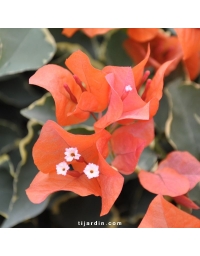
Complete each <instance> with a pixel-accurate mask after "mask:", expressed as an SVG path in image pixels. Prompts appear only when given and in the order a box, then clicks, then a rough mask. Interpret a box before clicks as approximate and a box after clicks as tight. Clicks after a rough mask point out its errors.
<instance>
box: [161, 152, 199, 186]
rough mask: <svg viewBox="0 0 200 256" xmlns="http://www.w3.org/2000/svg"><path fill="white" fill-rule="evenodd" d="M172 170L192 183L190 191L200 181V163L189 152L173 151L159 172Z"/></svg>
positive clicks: (162, 163)
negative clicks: (166, 169) (167, 169)
mask: <svg viewBox="0 0 200 256" xmlns="http://www.w3.org/2000/svg"><path fill="white" fill-rule="evenodd" d="M166 167H168V168H172V169H174V170H176V171H177V172H178V173H179V174H181V175H183V176H184V177H186V178H187V179H188V181H189V183H190V187H189V190H191V189H193V188H194V187H195V186H196V184H197V183H198V182H199V181H200V162H199V161H198V160H197V159H196V158H195V157H194V156H193V155H191V154H190V153H189V152H187V151H172V152H171V153H169V154H168V155H167V157H166V158H165V159H164V160H163V161H162V162H160V164H159V166H158V170H161V169H163V168H166Z"/></svg>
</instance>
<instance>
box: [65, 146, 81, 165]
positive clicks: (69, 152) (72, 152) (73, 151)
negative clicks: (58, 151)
mask: <svg viewBox="0 0 200 256" xmlns="http://www.w3.org/2000/svg"><path fill="white" fill-rule="evenodd" d="M65 155H66V156H65V160H66V161H67V162H71V161H72V160H73V159H76V160H78V159H79V158H80V156H81V155H80V154H78V149H77V148H66V149H65Z"/></svg>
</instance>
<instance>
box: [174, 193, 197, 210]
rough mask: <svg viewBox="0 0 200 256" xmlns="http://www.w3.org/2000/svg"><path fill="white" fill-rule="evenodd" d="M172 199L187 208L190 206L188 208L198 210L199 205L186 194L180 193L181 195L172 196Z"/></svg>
mask: <svg viewBox="0 0 200 256" xmlns="http://www.w3.org/2000/svg"><path fill="white" fill-rule="evenodd" d="M173 199H174V201H175V202H176V203H177V204H181V205H183V206H185V207H187V208H190V209H195V210H198V209H199V206H198V205H197V204H195V203H194V202H193V201H192V200H191V199H190V198H189V197H187V196H186V195H181V196H176V197H173Z"/></svg>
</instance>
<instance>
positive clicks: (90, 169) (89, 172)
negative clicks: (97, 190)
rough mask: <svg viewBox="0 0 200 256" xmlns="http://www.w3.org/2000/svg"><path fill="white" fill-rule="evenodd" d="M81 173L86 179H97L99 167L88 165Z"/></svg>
mask: <svg viewBox="0 0 200 256" xmlns="http://www.w3.org/2000/svg"><path fill="white" fill-rule="evenodd" d="M83 172H84V173H85V175H86V176H87V177H88V179H91V178H95V177H98V176H99V166H98V165H96V164H92V163H89V164H88V165H86V167H85V169H84V170H83Z"/></svg>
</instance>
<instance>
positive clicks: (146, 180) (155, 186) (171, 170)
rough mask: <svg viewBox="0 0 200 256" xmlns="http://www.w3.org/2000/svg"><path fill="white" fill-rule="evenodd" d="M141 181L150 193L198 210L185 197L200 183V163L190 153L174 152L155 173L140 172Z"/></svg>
mask: <svg viewBox="0 0 200 256" xmlns="http://www.w3.org/2000/svg"><path fill="white" fill-rule="evenodd" d="M138 177H139V181H140V183H141V185H142V186H143V187H144V188H145V189H147V190H148V191H150V192H152V193H155V194H161V195H168V196H171V197H173V199H174V200H175V201H176V202H177V203H178V204H181V205H184V206H185V207H188V208H193V209H198V206H197V205H196V204H195V203H194V202H192V201H191V200H190V199H189V198H188V197H186V196H185V194H187V193H188V192H189V191H190V190H191V189H193V188H194V186H195V185H196V184H197V183H198V182H199V181H200V162H199V161H198V160H197V159H196V158H195V157H194V156H192V155H191V154H190V153H188V152H181V151H173V152H171V153H169V154H168V155H167V157H166V158H165V159H164V160H163V161H161V162H160V164H159V165H158V168H157V170H156V171H155V172H153V173H150V172H147V171H144V170H142V171H140V172H139V175H138Z"/></svg>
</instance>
